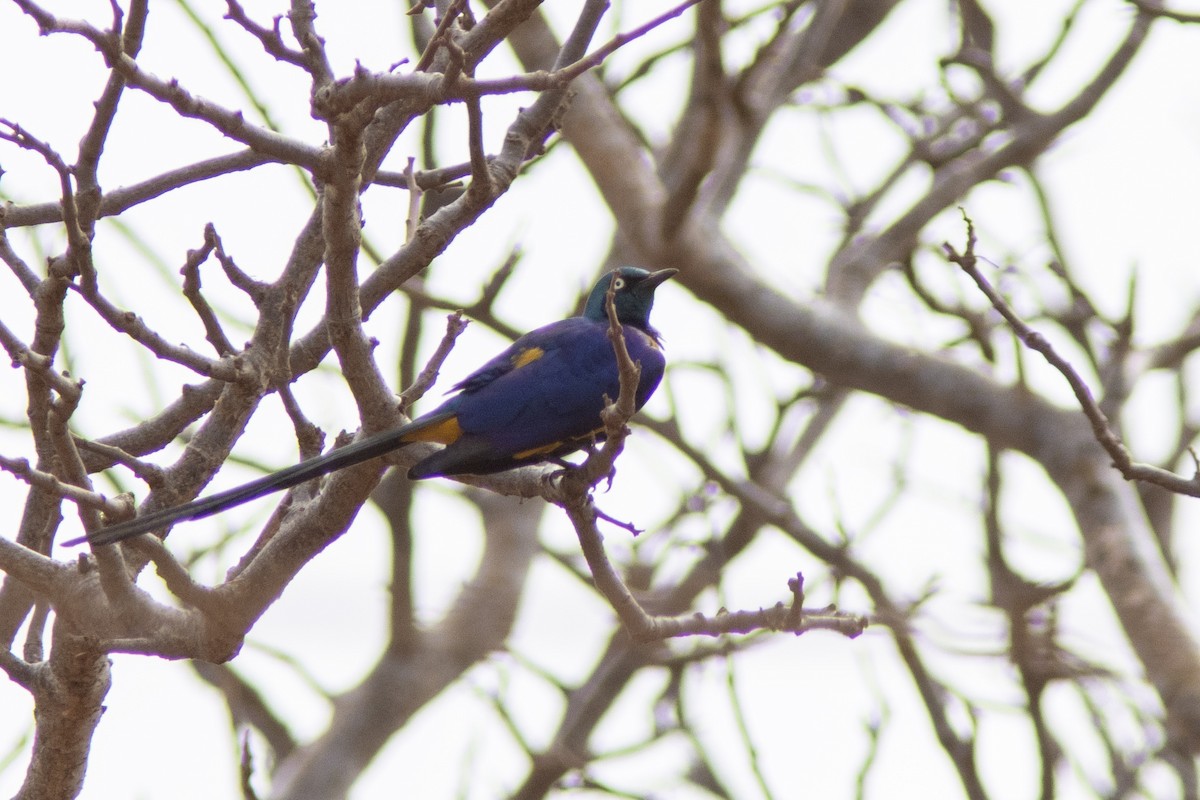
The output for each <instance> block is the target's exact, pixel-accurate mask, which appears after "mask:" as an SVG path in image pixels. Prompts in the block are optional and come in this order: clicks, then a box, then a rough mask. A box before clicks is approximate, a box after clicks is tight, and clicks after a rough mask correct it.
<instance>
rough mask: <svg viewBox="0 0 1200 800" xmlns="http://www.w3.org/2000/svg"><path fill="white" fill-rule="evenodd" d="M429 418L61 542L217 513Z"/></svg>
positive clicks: (334, 465) (351, 459) (374, 452)
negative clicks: (183, 502)
mask: <svg viewBox="0 0 1200 800" xmlns="http://www.w3.org/2000/svg"><path fill="white" fill-rule="evenodd" d="M431 422H432V423H435V424H436V422H437V420H421V423H422V424H420V427H414V426H413V425H402V426H401V427H399V428H395V429H394V430H390V431H384V432H383V433H377V434H375V435H374V436H369V437H367V438H366V439H363V440H361V441H358V442H352V443H351V444H348V445H346V446H345V447H339V448H337V449H336V450H332V451H330V452H328V453H326V454H325V455H323V456H317V457H316V458H310V459H309V460H308V461H302V462H300V463H299V464H296V465H295V466H291V467H287V468H285V469H281V470H279V471H278V472H272V473H271V474H270V475H264V476H263V477H261V478H257V479H255V480H252V481H250V482H249V483H244V484H242V485H241V486H235V487H234V488H232V489H227V490H226V491H223V492H218V493H216V494H214V495H211V496H209V497H202V498H200V499H199V500H193V501H192V502H190V503H186V504H184V505H182V506H175V507H173V508H164V509H160V510H158V511H152V512H150V513H149V514H143V515H142V516H140V517H136V518H134V519H131V520H129V521H128V522H122V523H120V524H119V525H113V526H112V527H108V528H101V529H100V530H98V531H94V532H93V533H92V534H91V535H89V536H81V537H79V538H78V539H72V540H70V541H68V542H64V544H65V545H68V546H71V545H77V544H82V543H83V542H90V543H91V544H92V546H93V547H97V546H99V545H105V544H113V543H114V542H119V541H121V540H123V539H128V538H130V537H132V536H138V535H140V534H143V533H148V532H150V531H154V530H160V529H162V528H166V527H169V526H171V525H174V524H175V523H177V522H183V521H186V520H193V519H203V518H204V517H209V516H212V515H213V514H218V513H220V512H222V511H224V510H225V509H227V508H233V507H234V506H237V505H241V504H242V503H246V502H248V501H250V500H254V499H257V498H259V497H263V496H265V495H268V494H271V493H273V492H279V491H283V490H284V489H290V488H291V487H293V486H297V485H299V484H301V483H304V482H305V481H310V480H312V479H313V478H318V477H320V476H322V475H326V474H328V473H330V472H334V471H336V470H339V469H343V468H345V467H351V466H354V465H355V464H361V463H362V462H364V461H370V460H371V459H372V458H378V457H379V456H382V455H386V454H388V453H390V452H392V451H393V450H396V449H398V448H400V447H403V446H404V445H406V444H409V443H410V442H411V441H414V439H411V438H409V437H411V436H413V434H414V433H416V432H419V431H420V430H423V429H425V428H426V427H428V425H429V424H430V423H431Z"/></svg>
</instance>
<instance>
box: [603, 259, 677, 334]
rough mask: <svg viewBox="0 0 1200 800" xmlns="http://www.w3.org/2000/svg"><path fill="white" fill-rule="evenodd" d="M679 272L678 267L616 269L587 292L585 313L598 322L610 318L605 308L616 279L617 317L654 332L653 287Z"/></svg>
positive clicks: (625, 322) (614, 299)
mask: <svg viewBox="0 0 1200 800" xmlns="http://www.w3.org/2000/svg"><path fill="white" fill-rule="evenodd" d="M677 272H679V270H677V269H660V270H659V271H658V272H647V271H646V270H644V269H638V268H637V267H620V268H618V269H615V270H613V271H612V272H610V273H608V274H607V275H604V276H603V277H602V278H600V280H598V281H596V285H595V286H593V287H592V293H591V294H589V295H588V299H587V305H585V306H584V307H583V316H585V317H587V318H588V319H594V320H597V321H599V322H603V321H606V320H607V319H608V313H607V312H606V311H605V310H604V296H605V295H606V294H607V293H608V287H609V286H610V285H611V284H613V283H614V281H615V283H616V294H615V295H614V296H613V306H614V307H615V308H616V311H617V319H618V320H620V322H621V324H622V325H633V326H634V327H637V328H642V329H644V330H646V331H650V332H653V330H654V329H653V328H651V327H650V309H651V308H653V307H654V290H655V289H657V288H658V285H659V284H660V283H662V282H663V281H665V280H667V279H668V278H670V277H671V276H672V275H674V274H675V273H677Z"/></svg>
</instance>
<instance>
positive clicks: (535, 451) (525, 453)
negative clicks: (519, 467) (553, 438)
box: [513, 442, 562, 461]
mask: <svg viewBox="0 0 1200 800" xmlns="http://www.w3.org/2000/svg"><path fill="white" fill-rule="evenodd" d="M560 447H562V442H553V443H551V444H544V445H542V446H541V447H532V448H530V449H528V450H522V451H521V452H519V453H513V458H515V459H517V460H518V461H520V460H521V459H523V458H529V457H530V456H540V455H543V454H544V453H553V452H554V451H555V450H557V449H558V448H560Z"/></svg>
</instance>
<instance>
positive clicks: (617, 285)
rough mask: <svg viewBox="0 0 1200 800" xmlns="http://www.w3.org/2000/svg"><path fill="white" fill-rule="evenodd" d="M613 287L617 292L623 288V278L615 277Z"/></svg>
mask: <svg viewBox="0 0 1200 800" xmlns="http://www.w3.org/2000/svg"><path fill="white" fill-rule="evenodd" d="M613 288H614V289H616V290H617V291H618V292H619V291H621V290H622V289H624V288H625V279H624V278H617V279H616V280H615V281H613Z"/></svg>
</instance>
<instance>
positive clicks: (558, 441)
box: [67, 267, 677, 545]
mask: <svg viewBox="0 0 1200 800" xmlns="http://www.w3.org/2000/svg"><path fill="white" fill-rule="evenodd" d="M676 272H677V270H673V269H666V270H660V271H659V272H653V273H652V272H647V271H646V270H643V269H637V268H635V267H621V268H620V269H618V270H616V271H614V272H613V273H610V274H609V275H606V276H604V277H603V278H601V279H600V280H599V281H598V282H597V283H596V285H595V286H594V287H593V288H592V291H591V294H590V295H589V296H588V300H587V303H586V305H585V306H584V310H583V314H582V315H580V316H578V317H570V318H568V319H564V320H560V321H559V322H553V323H551V324H549V325H546V326H544V327H541V328H538V329H537V330H535V331H531V332H530V333H527V334H525V335H524V336H522V337H521V338H519V339H517V341H515V342H513V344H512V346H510V347H509V348H508V349H507V350H505V351H504V352H503V353H501V354H500V355H498V356H496V357H495V358H493V359H492V360H491V361H488V362H487V363H486V364H484V365H483V366H482V367H480V368H479V369H477V370H476V371H475V372H473V373H471V375H469V376H468V377H467V378H466V379H464V380H462V381H460V382H459V383H458V384H456V385H455V386H454V388H453V389H452V390H451V391H455V392H457V394H455V395H454V396H453V397H451V398H449V399H448V400H446V401H445V402H444V403H442V404H441V405H440V406H438V407H437V408H435V409H434V410H433V411H430V412H429V413H427V414H424V415H422V416H420V417H418V418H417V419H414V420H413V421H412V422H410V423H408V424H407V425H402V426H400V427H399V428H395V429H393V430H390V431H384V432H382V433H378V434H375V435H374V436H369V437H367V438H365V439H362V440H359V441H357V442H354V443H352V444H350V445H347V446H346V447H340V448H338V449H336V450H333V451H330V452H329V453H326V454H325V455H322V456H318V457H317V458H314V459H310V460H308V461H304V462H302V463H300V464H296V465H295V466H292V467H288V468H286V469H283V470H280V471H279V472H275V473H272V474H270V475H267V476H265V477H262V478H259V479H257V480H254V481H251V482H249V483H247V484H244V485H242V486H239V487H236V488H234V489H230V490H228V491H225V492H220V493H218V494H215V495H212V496H210V497H206V498H202V499H200V500H196V501H193V502H191V503H188V504H186V505H183V506H178V507H176V508H170V509H164V510H160V511H155V512H151V513H150V514H145V515H142V516H140V517H137V518H136V519H133V520H130V521H129V522H125V523H122V524H120V525H115V526H112V527H110V528H104V529H102V530H100V531H97V532H96V533H95V534H94V535H93V536H91V537H90V541H91V543H92V544H93V545H100V544H109V543H112V542H117V541H120V540H122V539H126V538H129V537H130V536H136V535H138V534H140V533H145V532H148V531H152V530H158V529H161V528H165V527H167V526H169V525H171V524H173V523H175V522H178V521H180V520H187V519H200V518H202V517H207V516H210V515H212V514H216V513H218V512H220V511H222V510H224V509H226V508H229V507H231V506H235V505H238V504H240V503H244V502H246V501H248V500H251V499H254V498H256V497H261V496H263V495H265V494H269V493H271V492H275V491H279V490H282V489H287V488H289V487H292V486H296V485H298V484H301V483H304V482H305V481H308V480H312V479H313V478H316V477H318V476H320V475H324V474H326V473H329V472H333V471H334V470H337V469H342V468H344V467H348V466H351V465H353V464H358V463H361V462H363V461H368V460H370V459H372V458H377V457H378V456H381V455H385V454H387V453H389V452H391V451H392V450H395V449H397V448H399V447H403V446H404V445H406V444H410V443H412V442H439V443H441V444H444V445H446V446H445V447H444V448H442V449H441V450H438V451H437V452H435V453H432V454H431V455H429V456H427V457H425V458H423V459H422V460H421V461H418V462H417V463H416V464H415V465H414V466H413V467H412V469H410V470H409V473H408V474H409V477H410V478H413V479H420V478H431V477H435V476H440V475H463V474H474V475H481V474H487V473H492V472H499V471H502V470H506V469H512V468H514V467H519V466H522V465H525V464H535V463H538V462H542V461H547V460H553V459H558V458H559V457H561V456H563V455H566V454H568V453H571V452H574V451H576V450H578V449H580V448H582V447H584V446H586V445H587V444H589V443H590V442H592V441H595V440H598V439H601V438H603V436H602V434H603V430H602V427H603V424H602V422H601V420H600V412H601V410H602V409H603V407H604V397H605V396H607V397H608V398H609V399H610V400H616V398H617V395H618V394H619V393H620V378H619V374H618V370H617V361H616V355H615V354H614V352H613V347H612V343H611V342H610V341H609V339H608V316H607V313H606V311H605V294H606V292H607V291H608V288H609V286H610V284H612V285H614V286H615V295H614V298H613V306H614V309H615V311H616V314H617V318H618V320H619V321H620V322H621V324H622V328H623V332H624V335H625V345H626V347H627V348H628V350H629V355H630V357H631V358H632V359H633V360H634V361H636V362H640V363H641V377H640V380H639V383H638V388H637V394H636V405H637V407H638V408H641V407H642V405H643V404H644V403H645V402H646V400H648V399H649V397H650V395H651V394H652V393H653V392H654V390H655V388H657V386H658V383H659V381H660V380H661V379H662V374H663V368H664V366H665V363H666V362H665V359H664V357H663V353H662V349H661V347H660V343H659V337H658V333H657V331H655V330H654V328H652V327H651V326H650V310H651V308H652V307H653V305H654V290H655V289H656V288H657V287H658V286H659V285H660V284H661V283H662V282H663V281H665V280H667V279H668V278H670V277H671V276H672V275H674V274H675V273H676ZM81 541H84V540H83V539H77V540H75V541H73V542H67V544H75V543H77V542H81Z"/></svg>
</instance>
